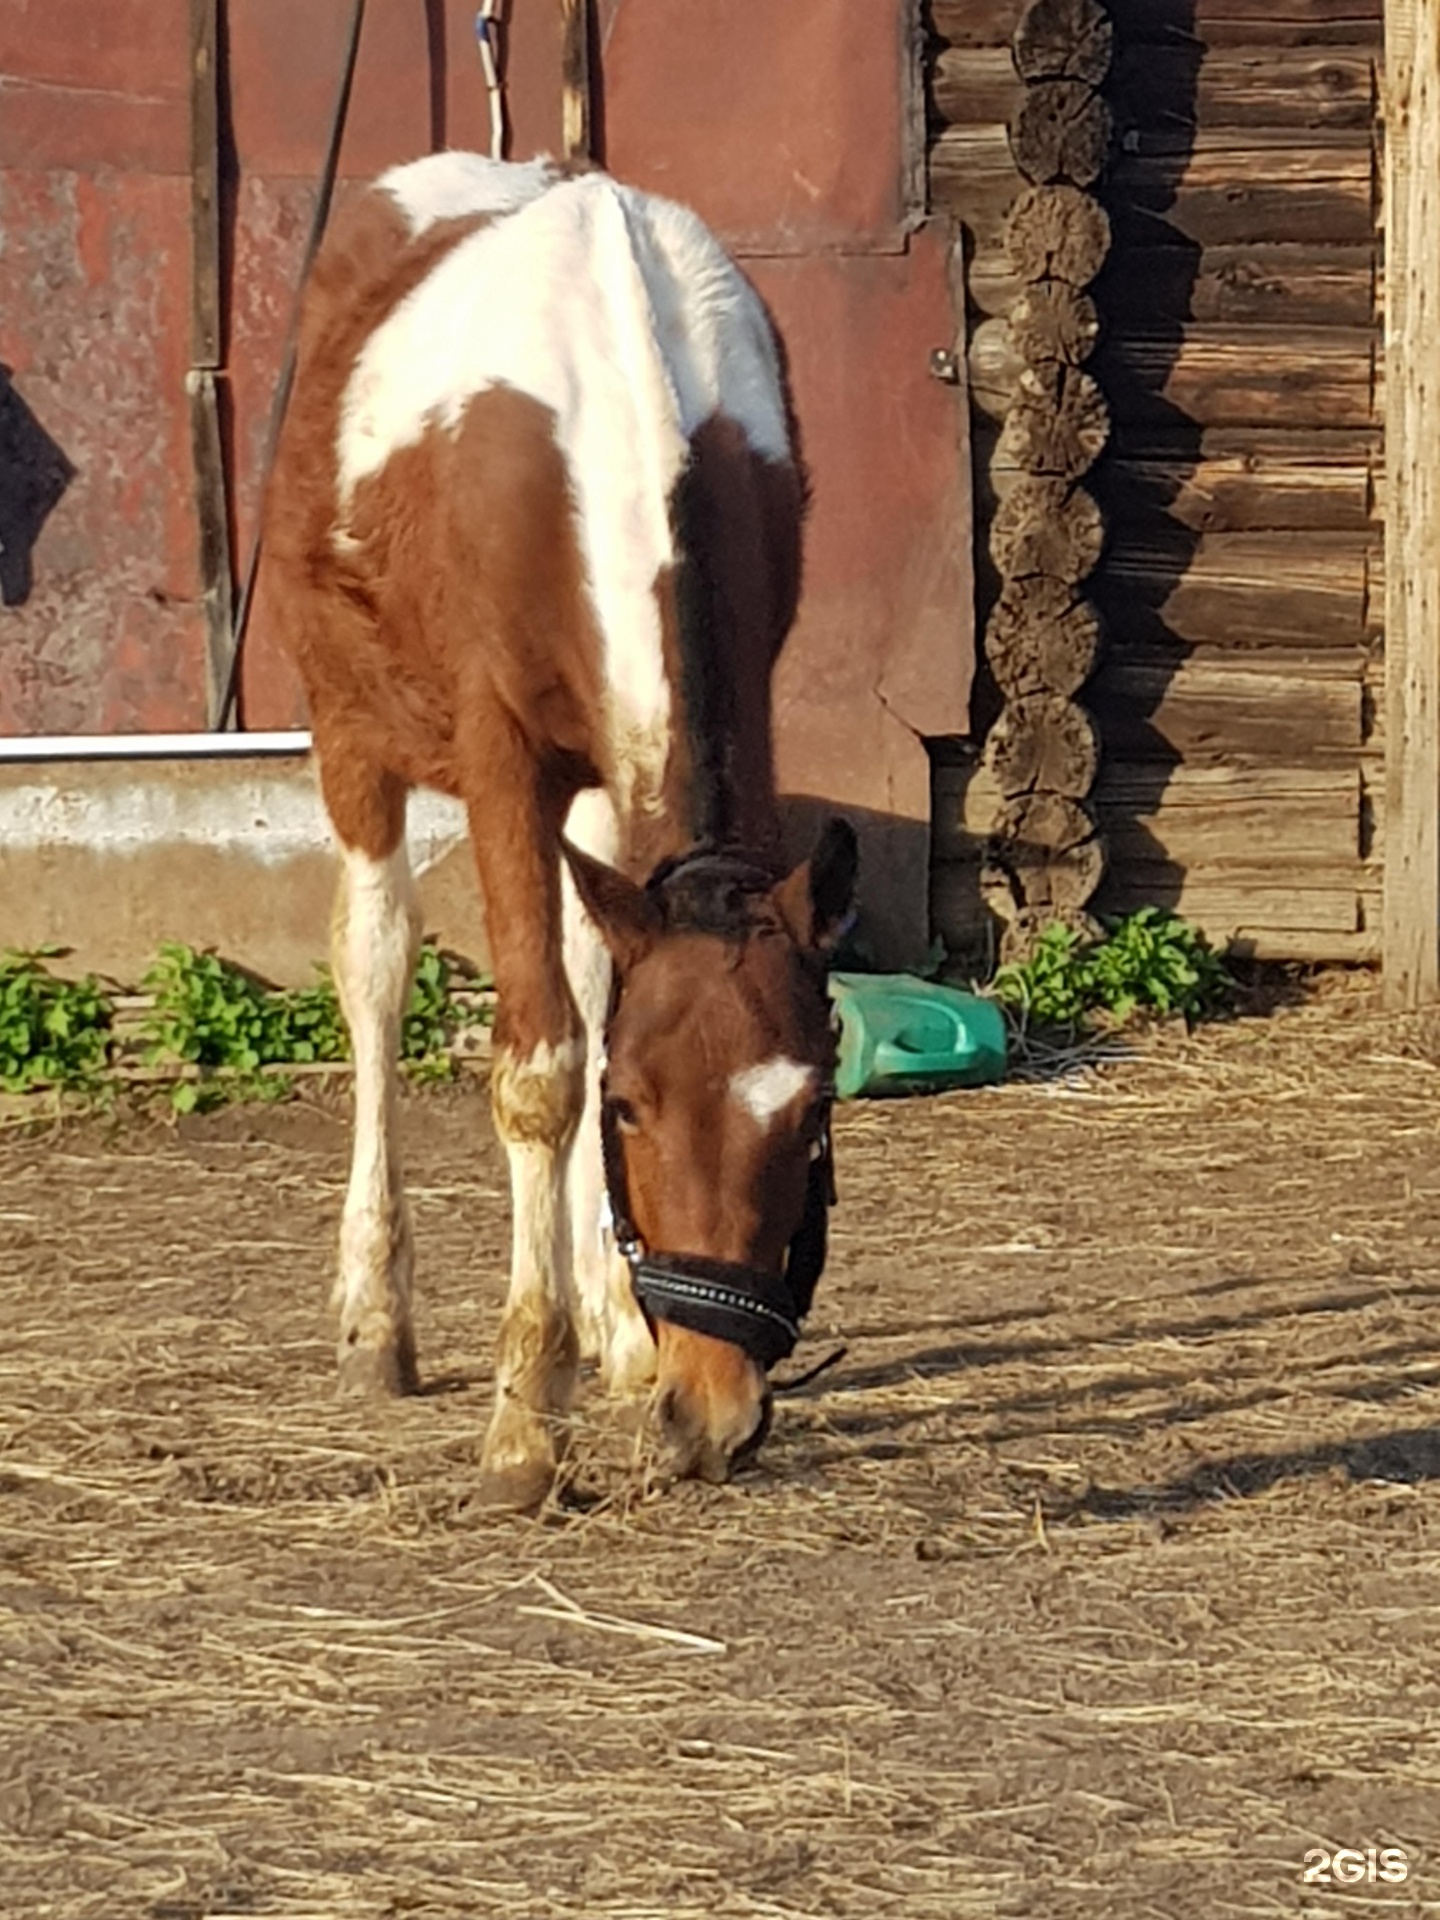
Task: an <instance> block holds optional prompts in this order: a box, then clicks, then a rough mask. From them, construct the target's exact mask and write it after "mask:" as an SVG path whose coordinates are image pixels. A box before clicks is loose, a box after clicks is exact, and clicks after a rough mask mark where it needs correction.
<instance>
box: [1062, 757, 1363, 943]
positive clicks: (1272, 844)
mask: <svg viewBox="0 0 1440 1920" xmlns="http://www.w3.org/2000/svg"><path fill="white" fill-rule="evenodd" d="M1091 803H1092V806H1093V808H1094V812H1095V817H1096V819H1097V820H1098V821H1099V823H1100V827H1101V830H1102V832H1103V833H1104V834H1105V837H1106V840H1107V842H1108V844H1109V847H1110V854H1111V863H1112V865H1113V867H1114V868H1115V869H1116V870H1117V871H1123V869H1124V868H1125V867H1126V866H1127V865H1128V864H1129V863H1130V862H1132V861H1133V862H1136V863H1138V864H1144V863H1147V862H1149V863H1151V864H1154V863H1157V862H1165V863H1169V864H1173V865H1177V866H1180V867H1185V868H1189V867H1192V866H1203V865H1205V864H1207V863H1209V864H1211V865H1219V864H1221V863H1224V862H1233V863H1236V864H1239V865H1244V864H1246V863H1247V862H1248V863H1250V864H1259V863H1262V862H1263V863H1264V864H1266V865H1273V866H1276V867H1279V868H1282V869H1283V868H1286V867H1291V866H1295V867H1300V866H1309V867H1312V868H1316V867H1318V868H1325V867H1334V868H1336V869H1343V868H1345V867H1349V866H1354V865H1355V864H1357V863H1358V862H1359V860H1360V853H1361V848H1360V770H1359V768H1358V767H1353V766H1352V767H1337V768H1328V767H1277V766H1273V765H1272V766H1266V765H1261V766H1245V767H1229V766H1226V767H1195V766H1187V765H1181V766H1177V767H1163V766H1154V765H1148V764H1144V765H1137V764H1133V763H1127V762H1123V761H1119V760H1115V759H1110V760H1107V761H1106V763H1105V765H1104V767H1103V768H1102V770H1101V774H1100V778H1099V779H1098V780H1097V782H1096V784H1095V790H1094V793H1093V794H1092V796H1091ZM1301 924H1304V923H1303V922H1302V923H1301Z"/></svg>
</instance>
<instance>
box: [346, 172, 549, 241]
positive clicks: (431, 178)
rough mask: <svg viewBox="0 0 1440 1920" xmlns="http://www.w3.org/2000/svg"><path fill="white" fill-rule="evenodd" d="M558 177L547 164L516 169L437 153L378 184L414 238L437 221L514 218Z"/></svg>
mask: <svg viewBox="0 0 1440 1920" xmlns="http://www.w3.org/2000/svg"><path fill="white" fill-rule="evenodd" d="M555 178H556V174H555V167H554V164H553V162H551V161H549V160H543V159H542V160H527V161H525V162H523V164H518V165H512V164H510V163H509V162H507V161H503V160H489V159H487V158H486V157H485V156H484V155H483V154H479V153H437V154H431V155H429V156H428V157H427V158H426V159H424V160H411V161H408V162H407V163H406V164H405V165H404V166H402V167H391V169H390V170H389V172H388V173H384V174H382V175H381V176H380V180H379V182H378V185H379V187H380V190H381V192H382V193H388V194H389V195H390V197H391V199H392V200H393V201H394V202H395V204H396V206H398V207H399V209H400V211H401V212H402V213H403V214H404V216H405V218H406V221H407V222H408V223H409V227H410V232H411V234H412V236H413V235H416V234H421V233H423V232H424V231H425V229H426V228H427V227H432V226H434V224H435V222H436V221H437V220H463V219H465V218H466V217H467V216H468V215H470V214H475V213H494V214H503V213H515V212H516V211H518V209H519V208H521V207H524V206H528V205H529V203H530V202H531V201H532V200H535V199H538V198H539V196H540V195H541V194H542V193H543V192H544V191H545V189H546V188H547V187H548V186H550V185H551V184H552V183H553V181H554V180H555Z"/></svg>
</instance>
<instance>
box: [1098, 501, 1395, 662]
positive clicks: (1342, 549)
mask: <svg viewBox="0 0 1440 1920" xmlns="http://www.w3.org/2000/svg"><path fill="white" fill-rule="evenodd" d="M1369 547H1370V543H1369V542H1368V541H1367V540H1366V538H1365V537H1364V536H1363V535H1358V534H1346V533H1327V534H1326V535H1324V537H1323V538H1317V537H1316V536H1315V535H1314V534H1304V533H1211V534H1201V535H1199V536H1183V537H1179V536H1177V535H1174V534H1165V533H1154V534H1152V533H1149V532H1147V531H1144V530H1140V531H1135V530H1132V529H1130V528H1128V527H1127V528H1121V529H1119V530H1118V532H1117V534H1116V537H1115V538H1114V539H1113V540H1112V542H1111V545H1110V548H1109V551H1108V552H1107V554H1106V556H1105V559H1104V561H1103V562H1102V563H1101V566H1100V569H1099V571H1098V572H1097V573H1096V574H1095V576H1094V580H1093V583H1092V586H1091V589H1090V592H1091V597H1092V598H1093V599H1094V601H1095V603H1096V605H1097V606H1098V607H1099V609H1100V611H1101V614H1102V617H1103V619H1104V623H1105V633H1106V642H1107V645H1110V646H1113V647H1117V648H1124V647H1130V648H1144V647H1147V646H1156V645H1162V646H1164V645H1169V646H1173V645H1174V644H1175V643H1177V642H1179V643H1181V644H1184V645H1190V646H1203V645H1206V644H1210V645H1218V646H1225V647H1232V648H1236V649H1251V648H1255V647H1284V646H1295V647H1307V648H1308V647H1357V646H1359V645H1361V644H1362V643H1363V641H1364V639H1365V635H1366V632H1367V630H1368V629H1367V624H1366V610H1367V585H1368V559H1369Z"/></svg>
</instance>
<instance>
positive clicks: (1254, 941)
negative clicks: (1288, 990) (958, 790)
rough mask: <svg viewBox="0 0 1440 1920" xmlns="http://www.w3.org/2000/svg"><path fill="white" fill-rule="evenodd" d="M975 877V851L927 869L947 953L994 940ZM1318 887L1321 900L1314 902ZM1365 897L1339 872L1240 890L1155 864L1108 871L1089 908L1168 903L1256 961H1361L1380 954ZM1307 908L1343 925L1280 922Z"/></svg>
mask: <svg viewBox="0 0 1440 1920" xmlns="http://www.w3.org/2000/svg"><path fill="white" fill-rule="evenodd" d="M1272 878H1273V877H1272ZM1187 879H1188V876H1187ZM979 882H980V861H979V857H978V853H977V854H975V855H972V857H971V858H970V859H968V860H965V859H960V860H946V861H944V862H942V863H941V864H940V865H938V866H936V867H934V868H933V869H932V871H931V876H930V915H931V921H932V924H933V926H934V929H935V932H936V934H937V935H938V936H939V938H940V939H942V940H943V941H944V942H945V944H946V946H947V947H949V948H950V949H951V950H952V952H968V953H975V952H977V951H983V950H984V949H985V948H986V947H987V946H988V945H989V943H990V942H991V941H992V940H993V938H994V928H993V924H992V922H991V920H990V916H989V914H988V912H987V910H986V908H985V905H984V902H983V900H982V899H981V895H980V884H979ZM1222 885H1223V882H1222ZM1316 893H1318V894H1319V901H1318V906H1317V905H1316V904H1315V902H1314V895H1315V894H1316ZM1369 897H1370V896H1369V890H1368V889H1367V888H1366V887H1364V886H1360V887H1352V886H1350V885H1349V884H1348V883H1347V878H1346V877H1345V876H1340V877H1338V878H1337V881H1336V884H1335V886H1334V887H1333V888H1331V887H1329V886H1327V887H1325V888H1320V889H1308V888H1307V889H1305V890H1303V891H1297V890H1295V889H1294V888H1290V889H1287V888H1285V887H1284V886H1283V885H1276V884H1260V885H1256V886H1254V887H1246V888H1245V889H1244V891H1243V892H1241V891H1237V889H1236V888H1235V887H1234V886H1233V885H1232V886H1231V887H1230V888H1229V890H1228V892H1217V891H1216V890H1214V889H1212V888H1210V887H1208V886H1207V885H1206V884H1205V883H1204V881H1202V880H1197V881H1195V882H1192V883H1190V884H1189V885H1188V887H1187V880H1184V879H1182V880H1179V881H1178V882H1177V879H1176V876H1175V875H1174V873H1173V872H1172V871H1170V870H1167V869H1166V868H1164V867H1160V868H1158V869H1134V870H1129V869H1127V870H1124V871H1121V872H1118V873H1114V874H1111V875H1110V876H1109V877H1108V878H1107V879H1106V880H1104V881H1102V883H1101V886H1100V889H1099V892H1098V893H1097V895H1096V897H1095V899H1094V900H1093V901H1092V902H1091V903H1090V909H1091V911H1093V912H1096V913H1098V914H1101V915H1104V916H1107V917H1108V916H1110V915H1115V916H1117V917H1118V916H1120V915H1122V914H1126V913H1133V912H1134V911H1135V909H1136V908H1137V907H1143V906H1156V905H1168V906H1173V907H1175V908H1176V910H1177V911H1179V912H1181V913H1183V914H1184V915H1185V917H1186V918H1187V919H1188V920H1190V921H1191V922H1192V924H1194V925H1195V926H1198V927H1199V929H1200V931H1201V932H1202V933H1204V934H1205V935H1206V937H1207V938H1208V939H1209V940H1210V942H1211V944H1212V945H1213V946H1216V947H1220V948H1225V947H1229V948H1230V949H1231V951H1232V952H1236V953H1243V954H1246V955H1248V956H1251V957H1253V958H1255V959H1258V960H1293V961H1301V962H1307V963H1320V962H1328V961H1340V962H1344V963H1346V964H1349V965H1360V964H1363V963H1365V962H1367V961H1372V960H1374V959H1376V958H1377V957H1378V954H1379V939H1378V936H1377V935H1376V934H1375V933H1374V932H1373V931H1370V930H1368V929H1369V918H1368V914H1367V912H1366V908H1367V903H1368V900H1369ZM1307 911H1308V912H1310V913H1311V915H1312V917H1314V918H1318V919H1321V920H1324V921H1328V922H1338V923H1340V924H1337V925H1331V926H1328V927H1314V926H1308V925H1306V926H1298V927H1296V926H1289V925H1285V924H1283V923H1284V922H1287V921H1291V920H1294V919H1295V918H1297V916H1298V915H1300V914H1303V913H1305V912H1307ZM1361 919H1364V920H1365V926H1364V927H1361V926H1359V924H1358V923H1359V921H1360V920H1361Z"/></svg>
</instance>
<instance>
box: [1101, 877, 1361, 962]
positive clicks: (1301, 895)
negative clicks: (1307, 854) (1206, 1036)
mask: <svg viewBox="0 0 1440 1920" xmlns="http://www.w3.org/2000/svg"><path fill="white" fill-rule="evenodd" d="M1359 881H1360V875H1359V872H1358V870H1357V869H1355V868H1354V867H1352V868H1351V869H1350V870H1349V872H1348V873H1345V872H1336V873H1334V874H1328V873H1327V874H1323V875H1322V874H1317V875H1312V876H1304V875H1301V874H1296V873H1287V872H1285V871H1284V870H1283V869H1282V870H1279V871H1271V872H1267V871H1266V870H1265V869H1263V868H1261V869H1256V868H1249V869H1247V868H1244V867H1233V866H1231V865H1229V863H1227V864H1226V865H1225V866H1224V867H1222V868H1219V869H1216V868H1199V869H1197V868H1184V867H1177V866H1175V865H1173V864H1171V863H1169V862H1166V861H1153V862H1145V861H1134V862H1131V861H1126V862H1125V863H1124V864H1123V865H1122V866H1120V867H1119V868H1117V869H1115V870H1113V871H1111V872H1110V873H1109V875H1108V876H1107V878H1106V879H1105V880H1104V881H1102V882H1101V885H1100V889H1099V892H1098V894H1097V896H1096V900H1095V903H1094V905H1095V910H1096V912H1098V913H1104V914H1125V913H1133V912H1134V911H1135V910H1136V908H1138V907H1142V906H1151V905H1154V904H1156V903H1157V902H1158V903H1160V904H1163V905H1164V906H1167V907H1169V908H1171V910H1172V911H1173V912H1175V913H1178V914H1180V915H1181V916H1182V918H1184V919H1186V920H1189V921H1191V922H1192V923H1193V924H1194V925H1196V926H1198V927H1199V928H1201V930H1202V931H1203V932H1204V933H1205V934H1206V936H1207V938H1208V939H1209V940H1210V941H1211V943H1212V944H1213V945H1218V946H1228V945H1229V944H1230V942H1231V941H1232V940H1233V939H1235V938H1236V937H1237V936H1241V935H1243V934H1244V933H1253V932H1256V931H1258V930H1260V929H1262V928H1263V929H1264V930H1265V931H1266V932H1267V933H1269V934H1271V935H1272V936H1278V935H1280V934H1283V933H1287V932H1303V933H1309V934H1354V933H1358V932H1359V931H1360V922H1361V908H1360V885H1359Z"/></svg>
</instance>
